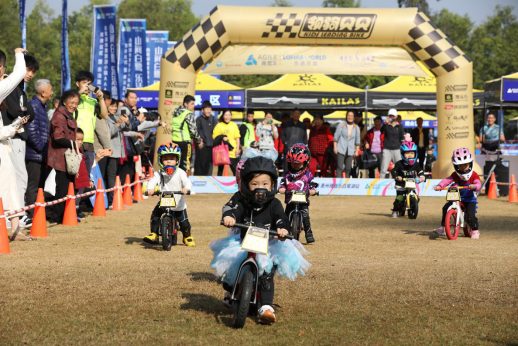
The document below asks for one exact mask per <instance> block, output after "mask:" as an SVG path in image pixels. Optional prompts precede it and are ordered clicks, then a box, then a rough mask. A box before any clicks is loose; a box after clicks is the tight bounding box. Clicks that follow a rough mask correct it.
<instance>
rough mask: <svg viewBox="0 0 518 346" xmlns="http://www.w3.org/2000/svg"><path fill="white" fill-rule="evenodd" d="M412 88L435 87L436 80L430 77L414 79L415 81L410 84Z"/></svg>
mask: <svg viewBox="0 0 518 346" xmlns="http://www.w3.org/2000/svg"><path fill="white" fill-rule="evenodd" d="M409 85H410V86H429V87H435V79H434V78H428V77H414V80H413V81H411V82H410V83H409Z"/></svg>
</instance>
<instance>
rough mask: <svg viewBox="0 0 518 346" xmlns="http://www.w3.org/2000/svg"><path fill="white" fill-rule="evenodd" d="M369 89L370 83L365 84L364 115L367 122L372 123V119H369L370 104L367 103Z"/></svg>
mask: <svg viewBox="0 0 518 346" xmlns="http://www.w3.org/2000/svg"><path fill="white" fill-rule="evenodd" d="M368 90H369V85H366V86H365V114H364V115H363V117H364V118H365V124H367V123H368V124H369V125H371V123H370V121H369V108H368V105H367V101H368V100H367V95H368V93H367V92H368ZM369 129H370V128H369Z"/></svg>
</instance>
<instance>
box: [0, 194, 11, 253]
mask: <svg viewBox="0 0 518 346" xmlns="http://www.w3.org/2000/svg"><path fill="white" fill-rule="evenodd" d="M0 216H2V218H0V254H2V255H8V254H10V253H11V249H10V248H9V236H8V235H7V222H5V217H3V216H5V213H4V203H3V202H2V199H1V198H0Z"/></svg>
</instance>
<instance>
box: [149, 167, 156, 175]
mask: <svg viewBox="0 0 518 346" xmlns="http://www.w3.org/2000/svg"><path fill="white" fill-rule="evenodd" d="M154 176H155V170H154V169H153V166H149V178H153V177H154Z"/></svg>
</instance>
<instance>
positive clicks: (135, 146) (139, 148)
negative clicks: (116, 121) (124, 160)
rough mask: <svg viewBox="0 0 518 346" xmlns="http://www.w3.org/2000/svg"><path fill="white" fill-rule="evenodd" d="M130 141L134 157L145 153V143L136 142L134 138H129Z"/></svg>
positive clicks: (138, 140)
mask: <svg viewBox="0 0 518 346" xmlns="http://www.w3.org/2000/svg"><path fill="white" fill-rule="evenodd" d="M128 141H129V142H130V145H131V151H132V152H133V153H134V156H138V155H140V154H142V153H143V152H144V142H142V141H141V140H140V139H137V140H136V141H134V138H131V137H129V138H128Z"/></svg>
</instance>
